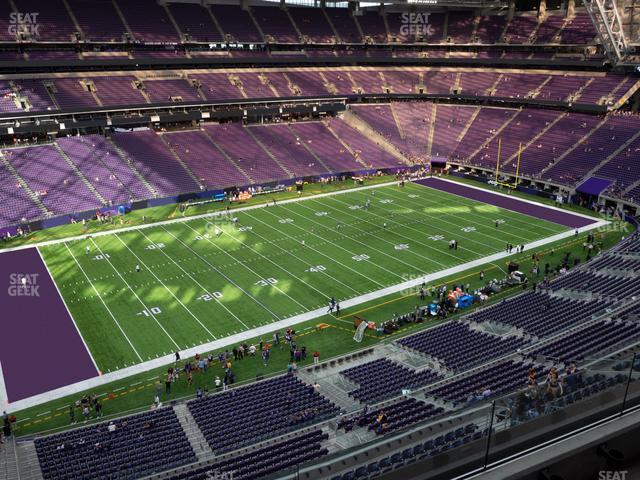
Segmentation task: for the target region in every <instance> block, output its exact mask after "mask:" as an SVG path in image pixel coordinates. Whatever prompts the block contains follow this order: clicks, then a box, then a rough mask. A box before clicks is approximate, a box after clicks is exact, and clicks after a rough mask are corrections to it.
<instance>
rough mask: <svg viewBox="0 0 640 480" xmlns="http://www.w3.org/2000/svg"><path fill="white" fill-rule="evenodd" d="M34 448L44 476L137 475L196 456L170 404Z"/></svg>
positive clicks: (74, 479) (63, 479)
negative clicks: (169, 406)
mask: <svg viewBox="0 0 640 480" xmlns="http://www.w3.org/2000/svg"><path fill="white" fill-rule="evenodd" d="M35 446H36V452H37V454H38V460H39V461H40V467H41V469H42V475H43V476H44V478H45V479H47V480H49V479H51V480H67V479H68V480H84V479H86V480H90V479H95V478H114V479H115V478H117V479H136V478H141V477H144V476H146V475H149V474H151V473H155V472H161V471H163V470H168V469H170V468H175V467H178V466H181V465H186V464H188V463H191V462H194V461H195V459H196V457H195V454H194V452H193V449H192V448H191V445H190V444H189V441H188V440H187V437H186V435H185V433H184V431H183V430H182V428H181V426H180V422H179V421H178V418H177V417H176V414H175V413H174V411H173V409H172V408H163V409H160V410H155V411H153V412H148V413H143V414H140V415H135V416H132V417H127V418H124V419H120V420H114V421H113V422H109V423H106V422H105V423H100V424H98V425H93V426H91V427H85V428H79V429H76V430H70V431H68V432H65V433H60V434H58V435H51V436H49V437H44V438H39V439H36V441H35Z"/></svg>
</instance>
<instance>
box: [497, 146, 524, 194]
mask: <svg viewBox="0 0 640 480" xmlns="http://www.w3.org/2000/svg"><path fill="white" fill-rule="evenodd" d="M501 150H502V139H501V138H499V139H498V158H497V159H496V171H495V183H496V185H499V186H502V187H507V188H510V189H512V190H515V189H517V188H518V185H519V184H520V159H521V158H522V143H520V144H518V157H517V163H516V176H515V180H514V182H513V183H510V182H503V181H501V180H500V152H501Z"/></svg>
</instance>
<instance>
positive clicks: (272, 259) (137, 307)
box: [40, 183, 569, 373]
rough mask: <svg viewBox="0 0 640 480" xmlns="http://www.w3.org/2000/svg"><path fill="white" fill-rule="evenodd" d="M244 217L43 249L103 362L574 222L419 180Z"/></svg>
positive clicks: (231, 328) (143, 356)
mask: <svg viewBox="0 0 640 480" xmlns="http://www.w3.org/2000/svg"><path fill="white" fill-rule="evenodd" d="M367 203H369V206H368V207H367ZM233 215H234V216H236V217H237V219H238V225H235V226H234V225H233V224H232V223H231V222H228V221H222V220H218V219H216V218H200V219H192V220H189V219H185V220H184V221H181V222H174V223H170V224H164V225H158V226H153V227H148V228H141V229H135V230H129V231H126V232H121V233H111V234H108V235H102V236H95V237H93V238H85V239H81V240H73V241H67V242H61V243H55V244H53V245H48V246H43V247H40V252H41V254H42V256H43V258H44V260H45V262H46V265H47V267H48V269H49V271H50V272H51V274H52V276H53V278H54V280H55V283H56V285H57V287H58V289H59V291H60V293H61V295H62V297H63V299H64V301H65V303H66V305H67V307H68V309H69V311H70V313H71V315H72V317H73V319H74V320H75V323H76V325H77V327H78V329H79V331H80V333H81V335H82V337H83V339H84V342H85V343H86V345H87V347H88V349H89V351H90V353H91V356H92V357H93V359H94V361H95V363H96V365H97V367H98V369H99V370H100V371H101V372H103V373H104V372H109V371H113V370H118V369H121V368H123V367H126V366H130V365H134V364H137V363H141V362H144V361H147V360H150V359H154V358H157V357H159V356H163V355H168V354H171V353H172V352H175V351H177V350H185V349H188V348H192V347H195V346H197V345H200V344H204V343H208V342H211V341H213V340H217V339H221V338H224V337H226V336H229V335H232V334H236V333H239V332H243V331H247V330H251V329H254V328H256V327H259V326H262V325H266V324H270V323H273V322H276V321H280V320H285V319H287V318H290V317H294V316H296V315H299V314H302V313H305V312H310V311H313V310H316V309H318V308H322V307H326V306H327V305H328V302H329V299H330V298H331V297H335V298H336V299H337V300H338V301H345V300H347V299H350V298H354V297H359V296H362V295H364V294H367V293H369V292H374V291H377V290H380V289H383V288H385V287H389V286H391V285H396V284H399V283H403V282H406V281H407V280H411V279H419V278H421V277H422V276H424V275H427V274H431V273H434V272H438V271H441V270H444V269H447V268H450V267H452V266H455V265H459V264H464V263H467V262H469V261H471V260H475V259H480V258H483V257H486V256H488V255H491V254H494V253H497V252H500V251H504V250H505V246H506V244H507V243H512V244H514V245H520V244H527V243H530V242H532V241H535V240H539V239H543V238H546V237H551V236H553V235H555V234H558V233H561V232H563V231H566V230H568V229H569V227H568V226H566V225H561V224H558V223H553V222H549V221H545V220H542V219H539V218H534V217H533V216H529V215H524V214H522V213H517V212H515V211H512V210H507V209H502V208H499V207H497V206H495V205H490V204H487V203H482V202H478V201H474V200H471V199H468V198H464V197H462V196H459V195H452V194H450V193H445V192H442V191H439V190H436V189H432V188H427V187H425V186H422V185H417V184H413V183H408V184H407V185H406V186H405V187H400V186H398V185H393V186H383V187H377V188H372V189H362V190H354V191H350V192H348V193H342V194H335V195H328V196H323V197H321V198H310V199H306V200H304V201H300V202H293V203H287V204H277V205H270V206H267V207H261V208H257V209H247V210H244V211H239V212H237V213H233ZM496 224H497V225H498V226H496ZM450 240H457V241H458V244H459V246H458V249H457V250H452V249H450V248H449V245H448V242H449V241H450ZM137 267H139V271H137V270H138V269H137Z"/></svg>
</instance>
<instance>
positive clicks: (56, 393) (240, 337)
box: [0, 182, 610, 412]
mask: <svg viewBox="0 0 640 480" xmlns="http://www.w3.org/2000/svg"><path fill="white" fill-rule="evenodd" d="M392 184H395V182H392ZM378 186H382V185H378ZM368 188H374V187H368ZM349 191H353V190H349ZM309 198H315V197H309ZM292 200H298V199H292ZM281 203H284V202H281ZM537 205H540V204H537ZM262 207H263V205H260V206H258V207H247V208H262ZM587 217H588V216H587ZM588 218H592V217H588ZM609 223H610V222H608V221H606V220H601V221H596V222H594V223H592V224H590V225H587V226H585V227H581V228H579V229H578V230H579V231H580V232H586V231H589V230H593V229H596V228H600V227H603V226H606V225H608V224H609ZM574 232H575V230H572V229H571V230H568V231H566V232H562V233H559V234H556V235H553V236H551V237H547V238H543V239H541V240H536V241H534V242H531V243H528V244H526V245H525V250H526V251H530V250H533V249H536V248H539V247H542V246H544V245H547V244H549V243H553V242H557V241H559V240H564V239H566V238H570V237H573V236H574V235H575V233H574ZM509 256H511V254H509V253H507V252H504V251H502V252H498V253H495V254H493V255H490V256H487V257H482V258H478V259H476V260H472V261H470V262H467V263H464V264H460V265H456V266H454V267H451V268H447V269H444V270H440V271H438V272H434V273H431V274H429V275H425V276H424V277H422V278H416V279H412V280H408V281H406V282H402V283H399V284H397V285H393V286H391V287H386V288H382V289H379V290H376V291H373V292H370V293H367V294H364V295H361V296H359V297H354V298H352V299H349V300H345V301H344V302H341V306H342V307H343V308H349V307H354V306H357V305H360V304H362V303H366V302H369V301H371V300H375V299H376V298H380V297H383V296H386V295H390V294H393V293H397V292H400V291H402V290H406V289H409V288H411V287H415V286H417V285H420V284H421V283H422V282H426V283H429V282H432V281H435V280H438V279H440V278H443V277H448V276H451V275H455V274H457V273H460V272H463V271H465V270H469V269H472V268H474V267H479V266H480V265H485V264H487V263H494V262H497V261H499V260H501V259H503V258H507V257H509ZM326 313H327V308H326V307H325V306H323V307H320V308H317V309H315V310H311V311H308V312H305V313H303V314H300V315H296V316H294V317H290V318H287V319H284V320H280V321H278V322H274V323H270V324H268V325H262V326H260V327H257V328H254V329H251V330H245V331H243V332H240V333H237V334H234V335H230V336H228V337H224V338H221V339H218V340H214V341H212V342H209V343H205V344H202V345H199V346H197V347H193V348H190V349H187V350H183V351H181V352H180V355H181V357H182V358H187V357H193V356H194V355H195V354H196V353H204V352H207V351H214V350H218V349H221V348H223V347H226V346H228V345H232V344H236V343H240V342H243V341H246V340H250V339H252V338H256V337H260V336H264V335H266V334H269V333H271V332H273V331H275V330H282V329H284V328H288V327H291V326H294V325H297V324H299V323H302V322H306V321H309V320H313V319H314V318H319V317H322V316H324V315H326ZM174 360H175V358H174V355H173V353H172V354H170V355H165V356H163V357H158V358H155V359H153V360H148V361H146V362H143V363H139V364H137V365H133V366H131V367H127V368H123V369H121V370H117V371H115V372H110V373H105V374H103V375H102V376H100V377H94V378H91V379H88V380H84V381H81V382H77V383H74V384H71V385H67V386H64V387H61V388H57V389H55V390H51V391H49V392H45V393H41V394H38V395H34V396H33V397H29V398H26V399H24V400H18V401H16V402H13V403H11V404H10V407H9V406H8V407H7V411H9V408H10V411H12V412H15V411H18V410H23V409H25V408H30V407H33V406H36V405H39V404H41V403H46V402H49V401H51V400H55V399H57V398H61V397H65V396H68V395H74V394H77V393H80V392H82V391H84V390H89V389H92V388H97V387H100V386H102V385H105V384H107V383H111V382H113V381H116V380H121V379H124V378H126V377H129V376H132V375H136V374H139V373H143V372H147V371H149V370H153V369H156V368H159V367H163V366H166V365H169V364H172V363H173V362H174ZM2 407H3V406H2V405H0V408H2Z"/></svg>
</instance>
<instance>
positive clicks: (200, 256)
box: [162, 226, 280, 328]
mask: <svg viewBox="0 0 640 480" xmlns="http://www.w3.org/2000/svg"><path fill="white" fill-rule="evenodd" d="M189 228H191V227H189ZM162 229H163V230H164V231H165V232H167V233H168V234H169V235H171V236H172V237H173V238H174V239H176V240H177V241H178V242H180V243H181V244H182V245H183V246H184V247H186V248H188V249H189V250H191V251H192V252H193V253H194V254H195V255H196V257H198V258H199V259H200V260H201V261H202V262H204V263H206V264H207V265H208V266H209V268H210V269H211V270H213V271H214V272H216V273H217V274H218V275H220V276H221V277H222V278H224V279H225V280H227V282H229V283H230V284H231V285H233V286H234V287H236V288H237V289H238V290H240V291H241V292H242V293H244V294H245V295H246V296H247V297H249V298H250V299H251V300H253V301H254V302H255V303H256V304H257V305H258V306H260V307H261V308H263V309H264V310H265V311H266V312H267V313H268V314H269V315H271V316H272V317H273V318H277V319H278V320H280V317H279V316H278V315H276V314H275V313H274V312H272V311H271V310H270V309H269V307H267V306H266V305H265V304H264V303H262V302H261V301H260V300H258V299H257V298H256V297H254V296H253V295H251V294H250V293H249V292H247V291H246V290H245V289H244V288H242V287H241V286H240V285H239V284H237V283H236V282H235V281H233V280H232V279H231V278H229V277H228V276H227V275H226V274H225V273H224V272H223V271H222V270H220V269H219V268H218V267H216V266H215V265H214V264H213V263H211V262H209V260H207V259H206V258H204V257H203V256H202V255H200V254H199V253H198V252H196V251H195V250H194V249H193V248H191V246H189V245H187V244H186V243H185V242H183V241H182V240H181V239H179V238H178V237H176V236H175V235H174V234H173V233H171V232H170V231H169V230H167V229H166V228H164V226H162ZM247 328H248V327H247Z"/></svg>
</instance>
